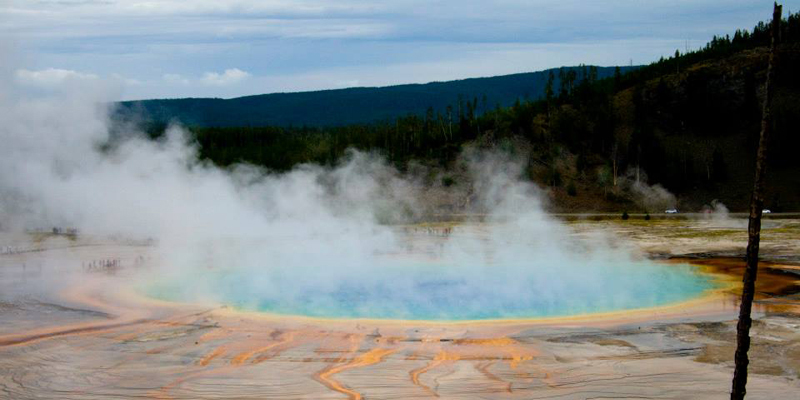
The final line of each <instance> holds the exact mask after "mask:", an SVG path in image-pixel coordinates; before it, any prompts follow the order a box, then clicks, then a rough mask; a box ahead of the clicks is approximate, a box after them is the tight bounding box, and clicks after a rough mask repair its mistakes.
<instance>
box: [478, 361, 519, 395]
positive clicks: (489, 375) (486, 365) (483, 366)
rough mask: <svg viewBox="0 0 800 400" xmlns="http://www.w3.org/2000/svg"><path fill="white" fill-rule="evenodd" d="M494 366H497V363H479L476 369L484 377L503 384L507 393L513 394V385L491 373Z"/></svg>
mask: <svg viewBox="0 0 800 400" xmlns="http://www.w3.org/2000/svg"><path fill="white" fill-rule="evenodd" d="M494 364H495V361H489V362H485V363H479V364H478V365H476V366H475V369H477V370H478V371H480V372H481V373H482V374H483V376H485V377H486V378H488V379H489V380H491V381H495V382H499V383H501V384H503V386H504V387H505V391H506V392H508V393H511V392H512V391H513V390H512V388H511V385H512V384H511V382H507V381H505V380H503V379H502V378H500V377H499V376H497V375H495V374H494V373H492V372H491V371H489V367H491V366H492V365H494Z"/></svg>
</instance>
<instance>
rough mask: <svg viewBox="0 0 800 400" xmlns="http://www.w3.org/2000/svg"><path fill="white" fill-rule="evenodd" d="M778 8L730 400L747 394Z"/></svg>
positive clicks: (777, 8) (776, 17)
mask: <svg viewBox="0 0 800 400" xmlns="http://www.w3.org/2000/svg"><path fill="white" fill-rule="evenodd" d="M780 22H781V6H779V5H778V3H775V8H774V10H773V12H772V26H771V29H770V32H771V36H772V43H771V45H770V53H769V64H768V66H767V84H766V88H765V90H764V108H763V114H762V117H761V134H760V137H759V140H758V152H757V153H756V173H755V183H754V184H753V197H752V198H751V200H750V221H749V225H748V227H747V233H748V240H747V256H746V258H747V266H746V267H745V270H744V277H743V282H744V285H743V287H742V304H741V306H740V308H739V323H738V324H737V325H736V355H735V356H734V361H735V363H736V369H735V370H734V373H733V388H732V389H731V400H742V399H744V396H745V393H747V390H746V386H747V365H748V364H749V363H750V360H749V359H748V357H747V352H748V350H750V326H751V325H752V322H753V321H752V319H751V318H750V311H751V309H752V307H753V295H754V293H755V282H756V276H757V274H758V247H759V242H760V239H761V212H762V210H763V209H764V178H765V175H766V171H767V142H768V139H769V136H770V131H771V130H772V114H771V104H770V103H771V102H772V94H773V90H772V88H771V87H770V86H771V85H772V83H773V81H774V79H775V51H776V49H775V48H776V46H777V44H778V35H779V34H780Z"/></svg>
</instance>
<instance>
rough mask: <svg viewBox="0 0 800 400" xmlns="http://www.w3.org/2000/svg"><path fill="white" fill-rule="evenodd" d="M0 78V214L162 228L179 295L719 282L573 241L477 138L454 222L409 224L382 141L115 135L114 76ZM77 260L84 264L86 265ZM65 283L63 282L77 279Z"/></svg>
mask: <svg viewBox="0 0 800 400" xmlns="http://www.w3.org/2000/svg"><path fill="white" fill-rule="evenodd" d="M0 88H8V89H9V90H7V91H3V90H0V93H3V94H2V95H0V96H2V97H0V107H2V109H3V110H5V112H3V113H0V142H2V143H3V144H4V145H3V146H2V148H0V193H2V195H1V196H0V224H2V228H3V229H5V230H19V231H22V230H25V229H32V228H40V227H52V226H63V227H75V228H78V229H79V230H80V232H85V233H90V234H96V235H114V236H117V237H125V238H134V239H144V238H152V239H154V240H155V243H157V245H156V246H157V247H156V249H155V251H156V252H157V253H158V255H159V260H160V262H159V264H158V265H156V266H154V268H152V269H148V270H143V271H141V273H140V276H138V279H137V281H136V282H135V284H136V286H137V287H138V288H139V290H141V291H142V292H143V293H146V294H149V295H153V296H156V297H161V298H165V299H169V300H176V301H189V302H212V303H222V304H232V305H235V306H238V307H241V308H245V309H252V310H262V311H270V312H277V313H283V314H301V315H309V316H330V317H375V318H404V319H445V320H463V319H480V318H520V317H539V316H555V315H568V314H576V313H589V312H599V311H611V310H618V309H630V308H639V307H648V306H654V305H659V304H664V303H668V302H674V301H680V300H685V299H688V298H691V297H694V296H697V295H699V294H700V293H702V291H703V290H705V289H707V288H709V287H710V284H709V282H708V280H707V279H706V278H703V277H701V276H699V275H697V274H695V273H693V271H692V269H691V268H690V267H688V266H679V267H674V266H670V267H665V266H661V265H658V264H655V263H652V262H650V261H647V260H644V259H642V257H639V256H638V255H637V254H636V253H635V252H634V251H632V250H631V249H628V248H626V247H625V246H624V245H622V244H619V243H617V242H616V241H615V240H614V238H610V237H605V236H602V235H595V236H593V237H590V238H582V239H580V240H579V239H577V238H576V237H575V236H574V235H572V234H571V232H570V230H569V228H568V227H566V226H564V225H563V224H561V223H559V222H558V221H556V220H554V219H552V218H550V217H549V216H548V215H547V214H546V213H545V212H544V211H543V208H542V199H543V198H544V197H543V196H542V193H541V192H540V189H539V188H538V187H536V186H535V185H534V184H532V183H530V182H528V181H525V180H523V179H522V178H521V176H522V171H523V165H524V162H523V161H524V160H521V159H517V158H514V157H511V156H509V155H506V154H503V153H500V152H496V151H491V150H486V151H480V150H475V149H472V150H470V149H467V150H465V152H464V154H463V155H462V162H464V163H466V165H468V169H469V171H470V172H469V177H470V179H469V182H465V183H463V184H465V185H471V186H470V193H471V195H470V203H469V204H470V205H469V209H468V211H472V212H477V213H481V214H483V215H484V216H485V217H484V221H483V223H481V224H477V225H469V226H462V227H456V229H455V230H454V231H453V232H452V234H450V235H448V236H447V237H439V236H437V235H436V234H433V235H428V236H426V233H425V231H422V232H420V231H418V230H414V228H409V229H402V228H400V227H398V226H393V225H389V224H387V222H403V221H412V220H414V219H415V218H416V217H418V216H419V214H421V213H422V212H423V210H425V204H421V200H419V199H421V198H423V196H422V195H421V194H422V193H423V192H425V191H426V190H428V188H426V187H425V185H424V184H422V183H421V182H422V179H420V178H419V177H417V176H413V175H409V174H402V173H400V172H398V171H397V170H396V169H394V168H393V167H391V166H390V165H388V164H387V163H386V162H385V161H384V160H383V159H382V158H381V157H379V156H377V155H374V154H367V153H360V152H351V153H350V154H349V155H348V157H346V159H344V160H341V161H340V163H339V164H338V165H336V166H319V165H299V166H297V167H296V168H294V169H293V170H291V171H289V172H286V173H275V172H271V171H266V170H263V169H260V168H257V167H254V166H249V165H239V166H235V167H233V168H229V169H220V168H218V167H216V166H214V165H211V164H209V163H207V162H205V161H201V160H199V159H198V156H197V153H198V152H197V150H198V149H197V148H196V145H195V144H193V143H192V142H191V141H190V140H189V139H188V135H187V134H186V132H184V131H183V129H181V128H180V127H177V126H175V127H172V128H170V129H169V130H168V132H167V134H166V136H165V138H164V139H163V140H160V141H151V140H148V139H145V138H144V135H143V134H141V133H140V132H136V131H135V130H133V129H129V130H127V131H125V130H123V131H122V132H117V134H118V137H117V139H115V140H114V141H112V142H111V143H112V145H111V146H109V145H108V144H109V131H110V129H109V128H110V122H109V121H108V114H109V113H108V110H107V109H106V108H105V107H103V106H101V105H100V104H104V102H105V101H107V100H110V99H111V98H113V93H112V94H109V91H106V90H86V88H82V87H81V88H76V89H75V90H72V89H69V88H66V89H63V90H59V91H56V92H53V93H46V94H42V93H37V94H35V95H26V94H25V93H22V92H20V91H19V90H17V89H16V88H15V84H14V81H13V79H12V78H10V77H9V76H4V77H3V78H2V83H0ZM76 273H77V271H76ZM66 281H67V280H65V282H66Z"/></svg>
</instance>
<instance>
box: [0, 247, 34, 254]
mask: <svg viewBox="0 0 800 400" xmlns="http://www.w3.org/2000/svg"><path fill="white" fill-rule="evenodd" d="M29 251H31V250H30V249H25V248H22V247H19V246H0V255H11V254H20V253H27V252H29Z"/></svg>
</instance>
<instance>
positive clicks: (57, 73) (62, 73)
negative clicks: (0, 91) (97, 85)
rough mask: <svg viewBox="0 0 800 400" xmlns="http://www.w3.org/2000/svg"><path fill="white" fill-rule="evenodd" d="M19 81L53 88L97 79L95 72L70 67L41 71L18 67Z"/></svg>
mask: <svg viewBox="0 0 800 400" xmlns="http://www.w3.org/2000/svg"><path fill="white" fill-rule="evenodd" d="M15 78H16V80H17V82H19V83H21V84H24V85H31V86H39V87H47V88H53V87H58V86H61V85H64V84H68V83H74V82H87V81H96V80H98V79H100V77H98V76H97V75H95V74H90V73H83V72H78V71H73V70H70V69H59V68H47V69H43V70H39V71H32V70H28V69H18V70H17V71H16V73H15Z"/></svg>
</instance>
